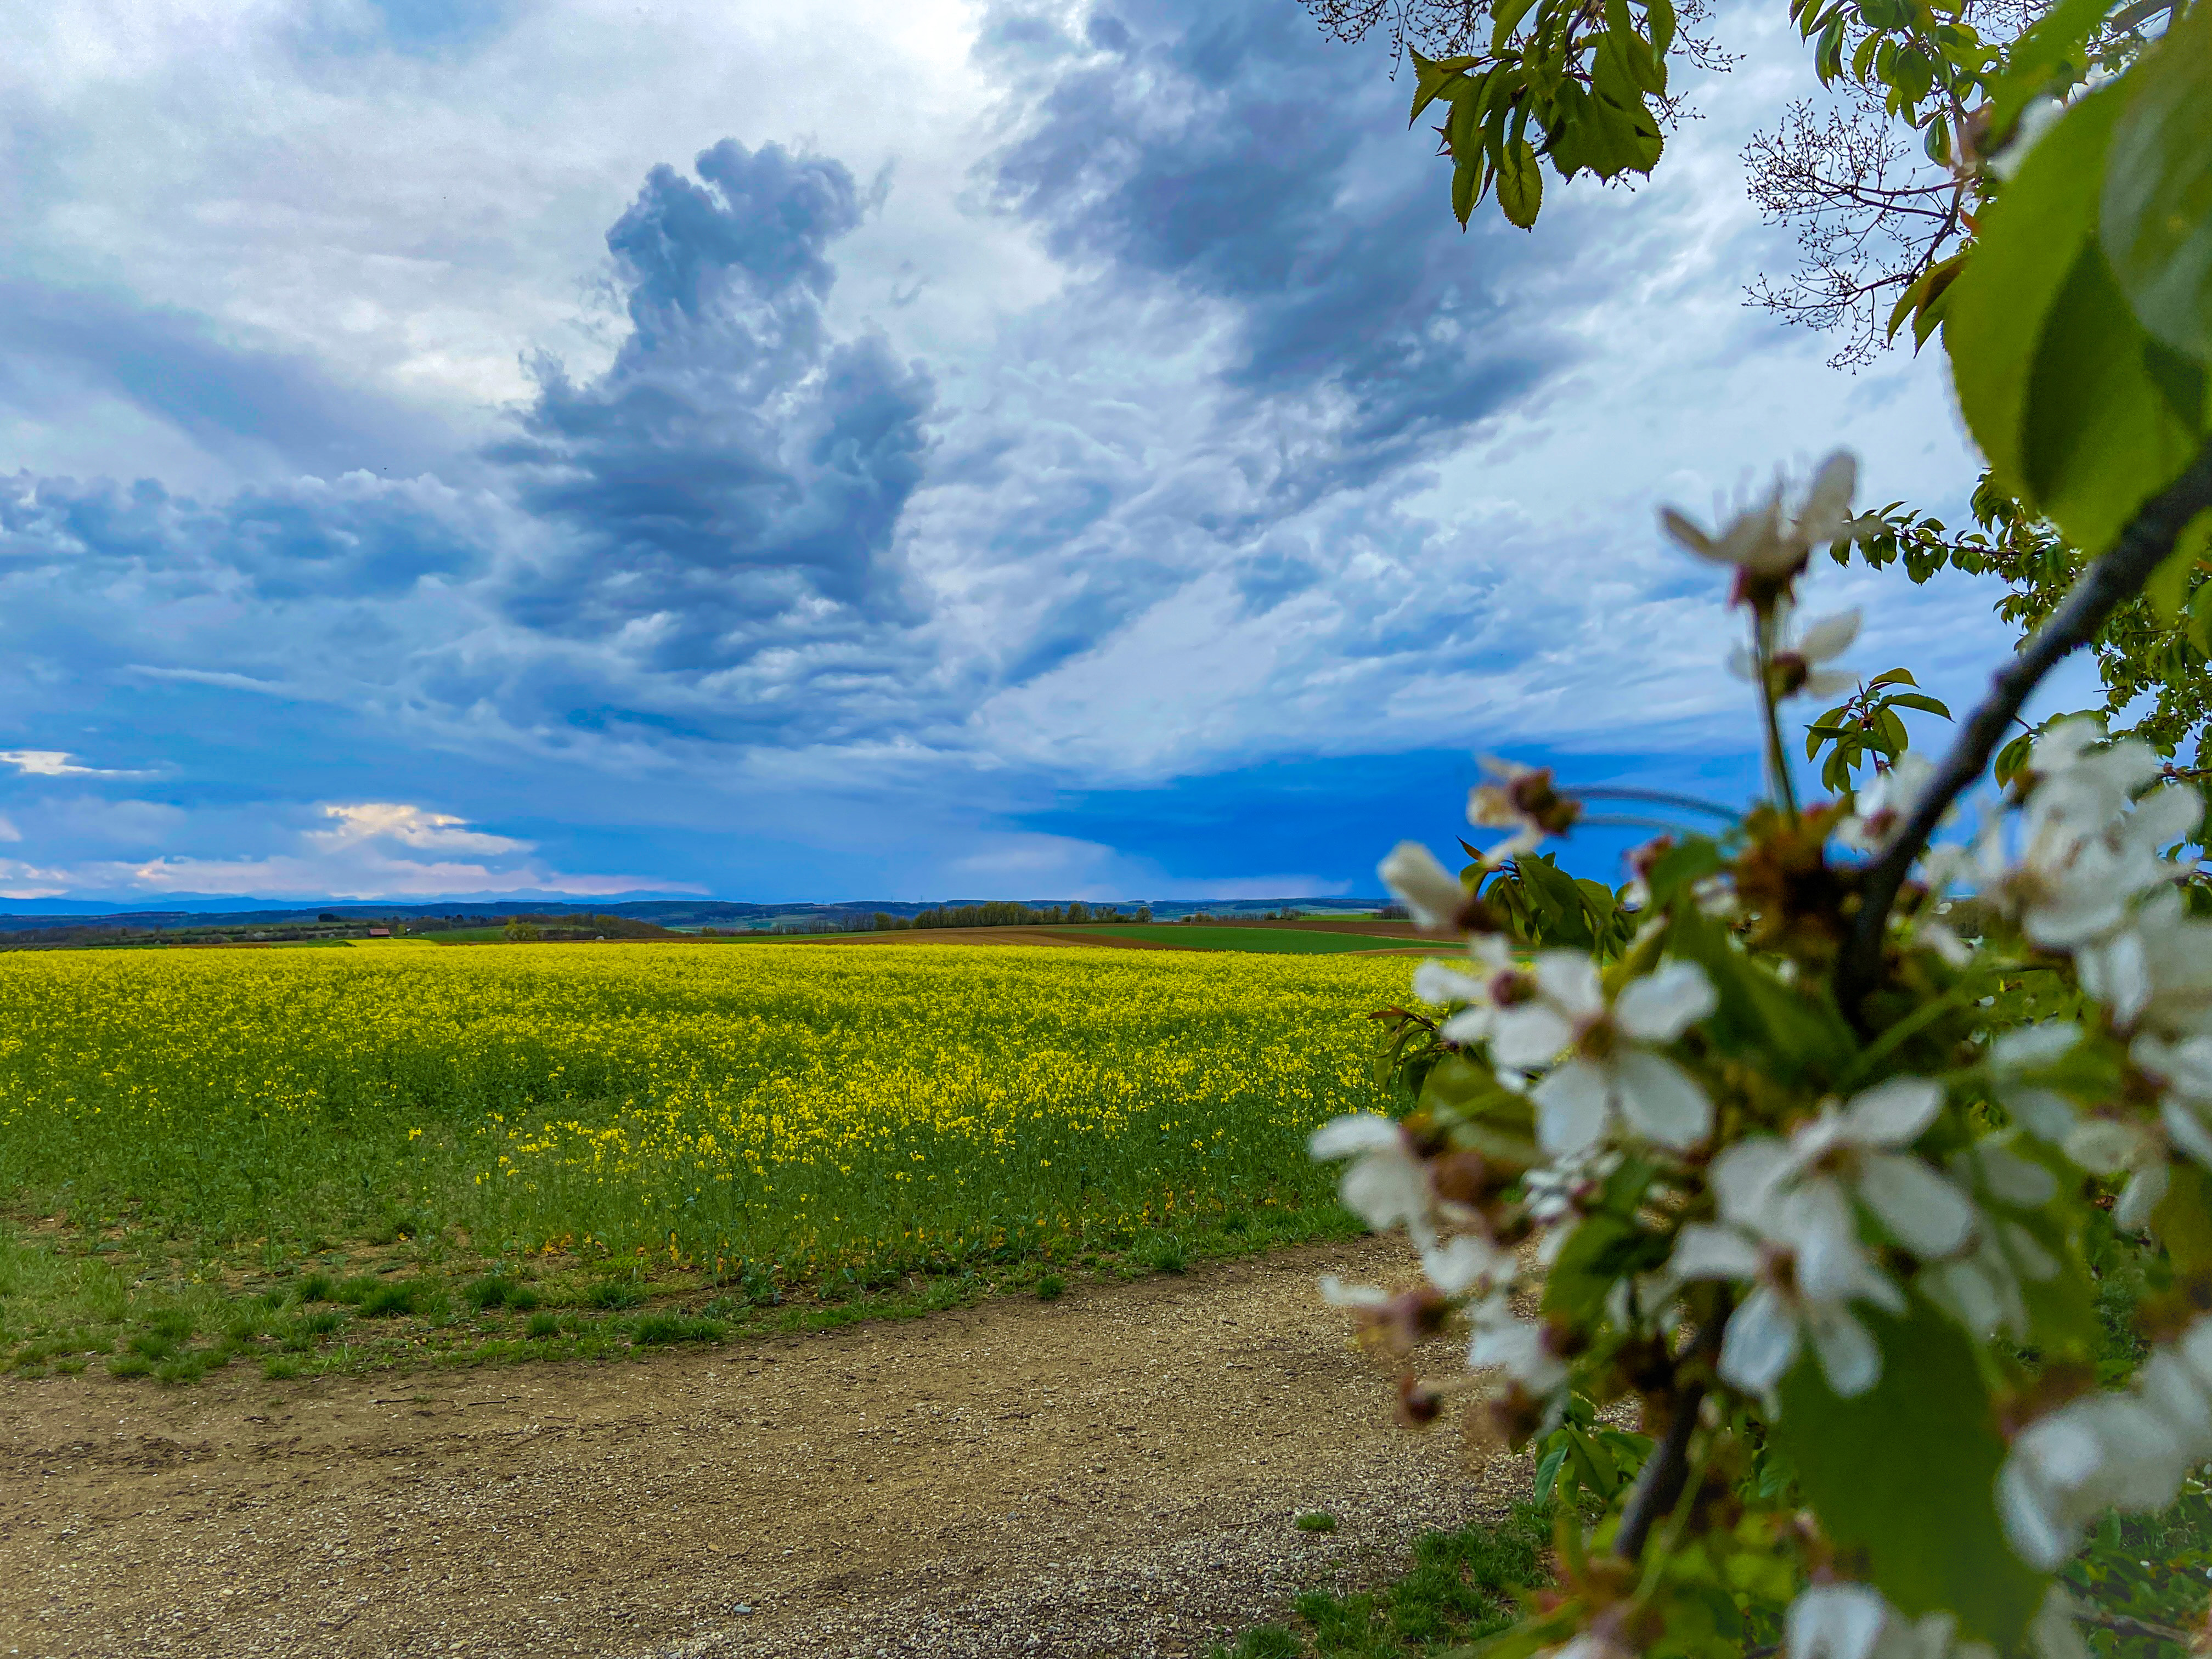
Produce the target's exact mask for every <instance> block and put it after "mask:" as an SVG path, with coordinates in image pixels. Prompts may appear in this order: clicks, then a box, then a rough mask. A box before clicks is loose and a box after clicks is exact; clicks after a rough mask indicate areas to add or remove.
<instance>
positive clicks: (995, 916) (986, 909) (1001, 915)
mask: <svg viewBox="0 0 2212 1659" xmlns="http://www.w3.org/2000/svg"><path fill="white" fill-rule="evenodd" d="M1151 920H1152V906H1151V905H1149V904H1140V905H1139V906H1138V907H1137V908H1136V909H1135V910H1134V911H1133V912H1131V913H1130V914H1128V915H1123V914H1122V913H1121V911H1120V910H1119V909H1117V908H1115V907H1114V906H1112V905H1104V906H1093V905H1089V904H1085V902H1083V901H1082V900H1081V899H1077V900H1076V901H1074V902H1073V903H1071V904H1054V905H1049V906H1045V907H1042V908H1036V909H1032V908H1030V906H1028V905H1026V904H1016V903H1013V902H1011V901H1006V900H993V901H992V902H989V903H987V904H963V905H961V906H960V907H958V908H957V909H956V908H951V907H950V906H946V905H942V904H939V905H936V906H933V908H929V909H927V910H924V911H921V913H920V914H918V915H914V916H895V915H890V913H889V912H888V911H884V910H878V911H877V912H876V913H875V914H874V915H872V917H871V918H870V919H869V927H870V929H871V930H872V931H873V932H877V933H890V932H892V931H894V930H895V929H898V928H902V927H1072V926H1074V925H1077V924H1079V923H1083V922H1096V921H1151Z"/></svg>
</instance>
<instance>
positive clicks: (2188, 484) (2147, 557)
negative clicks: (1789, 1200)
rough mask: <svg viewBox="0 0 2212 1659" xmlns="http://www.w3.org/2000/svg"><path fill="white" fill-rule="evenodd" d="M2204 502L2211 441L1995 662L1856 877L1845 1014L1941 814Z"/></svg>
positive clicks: (2210, 504)
mask: <svg viewBox="0 0 2212 1659" xmlns="http://www.w3.org/2000/svg"><path fill="white" fill-rule="evenodd" d="M2208 510H2212V444H2208V445H2206V446H2205V447H2204V448H2203V450H2201V451H2199V452H2198V453H2197V459H2195V460H2194V461H2192V462H2191V463H2190V465H2189V470H2188V471H2185V472H2184V473H2183V474H2182V475H2181V477H2179V478H2177V479H2176V480H2175V481H2174V482H2173V483H2171V484H2169V485H2167V486H2166V488H2165V489H2162V490H2160V492H2159V493H2158V494H2157V495H2154V496H2152V497H2151V499H2150V500H2149V501H2148V502H2147V503H2146V504H2145V505H2144V506H2143V507H2142V510H2141V511H2139V512H2138V513H2136V516H2135V517H2134V519H2133V520H2130V523H2129V525H2128V527H2127V528H2126V529H2125V530H2124V531H2122V532H2120V538H2119V539H2118V541H2117V542H2115V543H2113V544H2112V549H2111V550H2109V551H2108V552H2106V553H2105V554H2104V555H2103V556H2100V558H2099V559H2098V560H2097V562H2095V563H2093V564H2092V565H2091V566H2090V567H2089V568H2088V570H2087V572H2086V573H2085V574H2083V576H2082V578H2081V581H2080V583H2079V584H2077V585H2076V586H2075V589H2074V591H2073V592H2071V593H2069V594H2068V595H2067V596H2066V599H2065V602H2064V603H2063V604H2062V605H2060V606H2059V607H2058V609H2057V611H2053V612H2052V613H2051V619H2050V620H2049V621H2048V622H2046V623H2044V624H2043V626H2042V627H2041V628H2039V629H2036V631H2035V633H2034V634H2033V636H2031V637H2030V638H2029V640H2028V641H2027V644H2026V645H2024V646H2022V647H2021V650H2020V653H2019V654H2018V655H2017V656H2015V658H2014V659H2012V660H2011V661H2010V662H2008V663H2007V664H2006V665H2004V667H2003V668H2002V669H2001V670H1999V671H1998V672H1997V675H1996V680H1995V682H1994V683H1993V684H1991V686H1990V695H1989V696H1987V697H1986V698H1984V700H1983V702H1982V704H1981V706H1980V707H1979V708H1976V709H1975V710H1974V711H1973V713H1972V714H1969V715H1968V716H1967V717H1966V724H1965V725H1964V726H1961V727H1960V731H1959V736H1958V739H1957V741H1956V742H1954V744H1952V745H1951V750H1950V752H1949V753H1948V754H1947V755H1945V756H1944V757H1943V760H1942V764H1941V765H1939V766H1938V767H1937V768H1936V775H1935V776H1934V777H1933V778H1931V779H1930V780H1929V783H1928V787H1926V788H1925V789H1924V790H1923V791H1922V792H1921V795H1920V799H1919V800H1918V801H1917V802H1916V803H1915V804H1914V805H1913V808H1912V811H1911V815H1910V816H1909V817H1906V819H1905V823H1903V824H1902V825H1901V826H1899V829H1898V831H1897V833H1896V834H1895V835H1894V836H1892V837H1891V839H1890V841H1889V843H1888V845H1887V846H1886V847H1884V848H1882V850H1881V854H1880V856H1878V857H1877V858H1876V859H1875V860H1874V862H1873V863H1871V864H1869V866H1867V867H1866V870H1865V872H1864V873H1863V875H1862V876H1861V877H1860V878H1859V908H1858V913H1857V915H1855V916H1853V917H1852V918H1851V926H1850V933H1849V934H1848V935H1847V936H1846V937H1845V939H1844V948H1843V950H1842V951H1840V952H1839V953H1838V956H1837V958H1836V1000H1837V1002H1838V1004H1839V1005H1841V1006H1842V1008H1843V1010H1844V1013H1845V1014H1846V1015H1848V1016H1850V1018H1851V1019H1852V1020H1853V1021H1855V1022H1856V1021H1857V1020H1859V1019H1860V1018H1861V1008H1860V1005H1861V1004H1862V1003H1863V1002H1864V1001H1865V1000H1866V996H1867V994H1868V993H1869V991H1871V990H1873V989H1874V987H1875V985H1876V984H1877V983H1879V982H1880V981H1881V959H1882V942H1883V939H1884V938H1885V937H1886V935H1887V930H1888V926H1889V913H1890V910H1891V908H1893V906H1894V905H1895V904H1896V902H1897V896H1898V893H1899V890H1901V889H1902V888H1903V887H1904V885H1905V876H1906V874H1907V873H1908V872H1910V871H1911V868H1912V866H1913V862H1914V860H1917V859H1918V858H1919V856H1920V854H1922V853H1923V852H1924V851H1925V850H1926V849H1927V846H1928V842H1929V837H1930V836H1933V835H1934V834H1935V833H1936V826H1937V825H1938V824H1940V823H1942V821H1943V815H1944V814H1945V813H1947V812H1948V811H1950V810H1951V806H1952V803H1954V801H1956V800H1957V799H1959V797H1960V796H1961V795H1963V794H1964V793H1966V791H1967V790H1969V789H1971V788H1972V787H1973V786H1974V784H1975V782H1976V781H1978V780H1979V778H1980V777H1981V775H1982V773H1983V771H1984V769H1986V768H1987V767H1988V765H1989V763H1990V756H1992V755H1993V754H1995V753H1996V749H1997V744H1998V743H1999V741H2000V740H2001V739H2002V738H2003V737H2004V734H2005V731H2006V729H2007V728H2008V726H2011V724H2012V721H2013V717H2014V716H2015V715H2016V714H2019V713H2020V710H2021V706H2022V705H2023V704H2024V703H2026V702H2027V700H2028V697H2029V696H2030V695H2031V694H2033V691H2034V690H2035V688H2036V687H2037V686H2038V685H2039V684H2041V683H2042V680H2043V677H2044V676H2045V675H2046V674H2048V673H2049V672H2050V671H2051V669H2052V668H2053V667H2055V666H2056V665H2057V663H2058V661H2059V660H2060V659H2062V658H2063V657H2066V656H2068V655H2069V654H2070V653H2073V652H2075V651H2076V650H2078V649H2080V648H2081V647H2082V646H2085V645H2087V644H2088V643H2089V641H2092V640H2093V639H2094V638H2095V637H2096V636H2097V633H2098V630H2099V629H2101V628H2103V627H2104V625H2105V623H2106V622H2107V621H2108V620H2110V618H2111V617H2112V612H2114V611H2117V610H2118V609H2119V608H2120V606H2122V605H2124V604H2126V603H2127V602H2128V601H2129V600H2130V599H2133V598H2134V597H2135V596H2136V594H2138V593H2140V592H2142V587H2143V584H2144V583H2145V582H2147V581H2148V580H2150V576H2151V573H2152V572H2153V571H2154V570H2156V569H2157V568H2158V567H2159V566H2160V564H2161V563H2163V562H2165V560H2166V555H2168V554H2169V553H2171V552H2172V551H2173V545H2174V543H2175V542H2176V541H2177V540H2178V539H2179V538H2180V535H2181V532H2183V531H2184V530H2185V529H2186V528H2187V527H2188V525H2189V522H2190V520H2192V519H2194V518H2195V517H2196V516H2197V514H2198V513H2203V512H2206V511H2208Z"/></svg>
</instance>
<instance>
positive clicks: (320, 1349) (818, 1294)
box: [0, 1205, 1360, 1384]
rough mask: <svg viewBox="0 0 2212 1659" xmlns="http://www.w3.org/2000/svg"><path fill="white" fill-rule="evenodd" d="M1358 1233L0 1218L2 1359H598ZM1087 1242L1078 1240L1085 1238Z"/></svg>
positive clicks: (1271, 1211)
mask: <svg viewBox="0 0 2212 1659" xmlns="http://www.w3.org/2000/svg"><path fill="white" fill-rule="evenodd" d="M1359 1231H1360V1228H1359V1226H1358V1223H1356V1222H1354V1221H1352V1219H1351V1218H1349V1217H1348V1216H1346V1214H1345V1212H1343V1211H1342V1210H1340V1209H1339V1208H1337V1207H1336V1206H1334V1205H1317V1206H1296V1205H1277V1206H1267V1205H1263V1206H1261V1207H1260V1208H1259V1209H1258V1210H1257V1211H1256V1212H1243V1211H1239V1212H1233V1213H1231V1212H1223V1213H1220V1214H1217V1215H1215V1216H1212V1217H1211V1218H1206V1219H1204V1220H1197V1219H1194V1220H1193V1221H1191V1222H1190V1223H1188V1224H1187V1225H1183V1226H1182V1227H1181V1228H1179V1229H1178V1230H1177V1231H1173V1232H1166V1231H1139V1230H1133V1229H1118V1230H1114V1229H1109V1230H1102V1231H1101V1233H1100V1235H1099V1236H1097V1237H1095V1238H1093V1239H1091V1240H1087V1241H1083V1242H1082V1243H1079V1245H1078V1246H1077V1247H1075V1248H1073V1249H1043V1250H1038V1249H1009V1250H1007V1251H1004V1252H1000V1253H999V1254H998V1255H995V1256H986V1257H981V1258H978V1259H976V1260H974V1261H967V1262H963V1263H962V1264H959V1265H958V1266H957V1267H948V1268H947V1269H945V1270H944V1271H939V1272H914V1273H901V1274H873V1275H869V1274H861V1275H853V1274H846V1273H841V1274H836V1275H829V1276H821V1277H817V1278H814V1279H796V1280H793V1279H786V1278H784V1277H783V1276H782V1275H781V1273H780V1272H779V1271H777V1270H776V1269H775V1268H772V1267H761V1266H757V1265H741V1266H740V1267H739V1269H738V1271H735V1272H732V1273H725V1274H723V1275H722V1276H720V1278H716V1277H714V1275H711V1274H708V1273H700V1272H697V1271H689V1270H685V1269H684V1268H681V1267H673V1266H671V1265H669V1264H667V1263H665V1262H662V1263H658V1264H656V1263H655V1262H653V1261H652V1260H651V1259H650V1258H647V1257H642V1256H637V1257H621V1256H604V1257H600V1258H598V1259H586V1258H585V1257H581V1256H578V1255H570V1254H559V1255H532V1256H529V1257H526V1258H520V1259H507V1260H503V1261H500V1260H495V1261H486V1260H483V1259H482V1258H479V1257H477V1256H475V1255H471V1253H469V1252H468V1251H466V1250H465V1249H461V1248H459V1246H458V1245H457V1244H456V1243H454V1241H453V1240H451V1239H437V1238H425V1237H405V1236H402V1237H398V1238H396V1239H392V1240H391V1241H390V1242H388V1243H358V1244H356V1245H353V1246H350V1247H346V1246H326V1247H325V1248H323V1249H319V1251H318V1252H317V1253H316V1254H314V1255H310V1256H307V1257H304V1258H302V1259H301V1260H299V1261H294V1262H288V1263H286V1264H284V1265H283V1266H280V1267H275V1268H273V1269H272V1268H268V1267H264V1266H263V1265H262V1253H261V1251H260V1250H259V1249H258V1247H255V1246H252V1245H246V1246H241V1247H240V1248H239V1249H234V1250H233V1251H230V1252H227V1253H210V1254H197V1253H193V1252H190V1251H188V1250H185V1249H184V1247H183V1246H181V1245H180V1244H179V1242H178V1241H174V1240H170V1239H167V1238H162V1237H134V1236H129V1235H125V1236H124V1237H83V1236H81V1235H77V1234H75V1233H72V1232H70V1231H66V1230H64V1229H60V1228H57V1227H54V1226H52V1225H47V1226H43V1227H31V1226H27V1225H22V1224H21V1223H16V1224H9V1223H6V1222H0V1374H10V1373H11V1374H13V1375H14V1376H18V1377H36V1376H50V1375H73V1374H76V1373H78V1372H82V1371H84V1370H88V1369H92V1368H98V1369H101V1370H106V1371H107V1372H108V1373H110V1374H112V1375H113V1376H125V1377H145V1378H149V1379H151V1380H153V1381H155V1382H158V1383H172V1384H174V1383H192V1382H196V1381H197V1380H198V1379H200V1378H201V1377H203V1376H207V1375H208V1374H210V1372H212V1371H216V1370H222V1369H223V1368H225V1367H227V1366H229V1365H233V1364H259V1365H260V1367H261V1369H262V1370H263V1372H264V1375H266V1376H270V1377H271V1378H279V1379H281V1378H285V1377H297V1376H316V1375H320V1374H325V1373H331V1372H356V1373H357V1372H363V1371H369V1370H382V1369H388V1368H392V1367H404V1366H410V1365H451V1364H501V1363H507V1362H512V1361H517V1360H526V1359H554V1358H564V1359H600V1358H615V1357H619V1356H622V1355H625V1354H635V1353H642V1352H649V1351H654V1350H659V1349H663V1348H667V1347H671V1346H683V1345H685V1344H695V1343H714V1342H720V1341H726V1340H736V1339H745V1338H751V1337H756V1336H762V1335H771V1334H783V1333H793V1332H801V1331H810V1330H823V1329H829V1328H834V1327H837V1326H842V1325H848V1324H853V1323H856V1322H860V1321H862V1320H870V1319H903V1318H913V1317H916V1316H921V1315H924V1314H928V1313H933V1312H936V1311H938V1310H941V1309H945V1308H951V1307H959V1306H964V1305H967V1304H972V1303H974V1302H976V1301H980V1300H981V1299H982V1298H983V1297H988V1296H994V1295H1000V1294H1007V1293H1018V1294H1027V1295H1033V1296H1036V1297H1040V1298H1042V1299H1043V1300H1047V1301H1052V1300H1057V1299H1059V1298H1060V1297H1066V1296H1078V1295H1079V1294H1080V1293H1081V1291H1082V1288H1083V1286H1084V1285H1085V1284H1091V1285H1097V1284H1100V1283H1107V1282H1115V1281H1121V1280H1127V1279H1139V1278H1143V1277H1146V1276H1148V1275H1151V1274H1153V1273H1182V1272H1184V1271H1186V1270H1187V1269H1188V1267H1190V1266H1191V1265H1192V1264H1193V1263H1194V1262H1198V1261H1209V1260H1218V1259H1222V1258H1226V1257H1231V1256H1239V1255H1251V1254H1254V1253H1256V1252H1260V1251H1264V1250H1268V1249H1278V1248H1280V1247H1283V1246H1285V1245H1290V1244H1298V1243H1313V1242H1317V1241H1319V1240H1322V1239H1328V1238H1348V1237H1355V1236H1357V1235H1358V1232H1359ZM1085 1245H1087V1248H1085Z"/></svg>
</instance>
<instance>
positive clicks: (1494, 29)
mask: <svg viewBox="0 0 2212 1659" xmlns="http://www.w3.org/2000/svg"><path fill="white" fill-rule="evenodd" d="M1535 3H1536V0H1499V3H1498V4H1497V5H1495V6H1493V7H1492V8H1491V12H1490V49H1491V51H1492V52H1503V51H1504V50H1505V43H1506V42H1507V41H1508V40H1511V39H1512V38H1513V31H1514V30H1515V29H1516V28H1518V27H1521V20H1522V18H1524V17H1526V16H1527V15H1528V8H1529V7H1531V6H1533V5H1534V4H1535Z"/></svg>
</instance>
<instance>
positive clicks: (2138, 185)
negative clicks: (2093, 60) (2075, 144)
mask: <svg viewBox="0 0 2212 1659" xmlns="http://www.w3.org/2000/svg"><path fill="white" fill-rule="evenodd" d="M2122 88H2123V90H2124V93H2125V94H2126V97H2127V106H2126V108H2125V109H2124V111H2122V112H2121V114H2120V117H2119V119H2118V122H2117V123H2116V124H2115V125H2114V126H2113V129H2112V148H2111V151H2110V155H2109V159H2108V161H2107V162H2106V168H2105V181H2104V190H2103V194H2102V198H2101V200H2100V204H2099V213H2098V222H2099V228H2100V234H2101V236H2102V240H2103V242H2104V247H2105V252H2106V255H2107V257H2108V258H2110V259H2111V260H2112V270H2113V272H2114V275H2115V276H2117V277H2118V282H2119V286H2120V289H2121V291H2122V292H2123V293H2124V294H2125V295H2127V299H2128V302H2129V304H2130V306H2132V307H2134V311H2135V315H2136V319H2137V320H2138V321H2139V322H2140V323H2141V324H2142V325H2143V327H2144V328H2145V329H2147V330H2148V331H2149V332H2150V333H2151V334H2152V336H2153V337H2155V338H2157V339H2159V340H2160V341H2162V342H2163V343H2165V344H2166V345H2167V346H2169V347H2171V348H2172V349H2174V350H2176V351H2179V352H2181V353H2183V354H2185V356H2189V357H2191V358H2192V359H2194V360H2195V361H2196V362H2199V363H2212V8H2208V7H2206V6H2204V5H2202V4H2199V5H2195V6H2192V7H2191V8H2190V9H2189V10H2188V11H2187V12H2186V13H2185V15H2181V16H2179V17H2178V18H2176V20H2175V21H2174V22H2173V23H2172V26H2171V27H2168V29H2167V30H2166V36H2165V38H2164V39H2163V40H2160V42H2159V43H2158V44H2157V45H2156V46H2154V47H2152V48H2151V49H2150V50H2149V52H2148V53H2146V54H2145V56H2144V57H2143V58H2142V59H2141V60H2140V61H2139V62H2138V63H2137V64H2136V65H2135V67H2134V68H2132V69H2131V70H2129V71H2128V73H2127V75H2126V76H2124V77H2123V82H2122Z"/></svg>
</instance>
